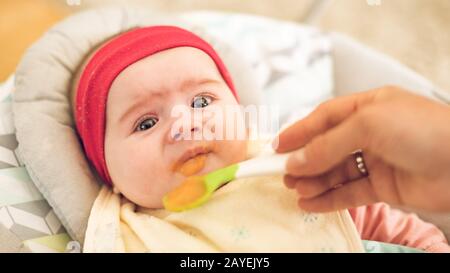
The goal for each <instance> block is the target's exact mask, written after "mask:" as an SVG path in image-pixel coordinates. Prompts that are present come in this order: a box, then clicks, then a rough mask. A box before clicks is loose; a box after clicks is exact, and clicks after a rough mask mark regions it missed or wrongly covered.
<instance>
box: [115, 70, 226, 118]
mask: <svg viewBox="0 0 450 273" xmlns="http://www.w3.org/2000/svg"><path fill="white" fill-rule="evenodd" d="M207 84H223V83H222V82H221V81H220V80H217V79H213V78H204V79H187V80H184V81H183V82H182V83H181V84H180V88H178V89H177V90H178V91H179V92H184V91H185V90H188V89H191V88H193V87H196V86H201V85H207ZM162 95H163V92H152V93H151V94H139V95H138V96H137V98H136V99H135V100H134V103H132V104H131V105H130V106H129V107H127V110H126V111H125V112H124V113H123V114H122V116H121V117H120V118H119V123H122V122H123V121H124V120H125V119H127V117H128V116H129V115H130V114H132V113H133V112H134V111H135V110H136V109H138V108H139V107H142V106H143V105H145V104H146V103H148V101H149V100H150V99H151V98H152V97H156V96H162ZM144 96H145V97H146V99H143V97H144Z"/></svg>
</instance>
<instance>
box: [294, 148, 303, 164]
mask: <svg viewBox="0 0 450 273" xmlns="http://www.w3.org/2000/svg"><path fill="white" fill-rule="evenodd" d="M292 156H293V158H294V159H295V161H296V163H297V164H298V165H303V164H305V163H306V157H305V150H304V149H299V150H297V151H295V152H294V153H293V154H292Z"/></svg>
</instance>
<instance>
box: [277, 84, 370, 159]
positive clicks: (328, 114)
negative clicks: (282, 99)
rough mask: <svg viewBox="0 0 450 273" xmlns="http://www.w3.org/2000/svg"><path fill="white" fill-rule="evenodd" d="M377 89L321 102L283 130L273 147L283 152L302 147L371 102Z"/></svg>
mask: <svg viewBox="0 0 450 273" xmlns="http://www.w3.org/2000/svg"><path fill="white" fill-rule="evenodd" d="M377 91H378V90H373V91H369V92H364V93H357V94H354V95H350V96H345V97H340V98H336V99H333V100H330V101H327V102H325V103H323V104H321V105H320V106H319V107H318V108H316V110H314V111H313V112H312V113H311V114H310V115H309V116H307V117H306V118H304V119H303V120H300V121H298V122H296V123H294V124H293V125H291V126H290V127H288V128H287V129H285V130H283V132H281V133H280V135H279V136H278V138H277V139H276V140H275V141H274V142H273V146H274V149H275V150H276V151H277V152H280V153H284V152H288V151H292V150H295V149H298V148H300V147H303V146H304V145H305V144H306V143H308V142H309V141H310V140H311V139H312V138H314V137H315V136H317V135H319V134H322V133H323V132H325V131H326V130H328V129H330V128H332V127H334V126H336V125H337V124H339V123H340V122H342V121H343V120H345V119H346V118H348V117H349V116H350V115H351V114H352V113H354V112H355V111H357V110H358V109H360V108H361V107H363V106H364V105H367V104H369V103H371V102H372V101H373V99H374V97H375V94H376V92H377Z"/></svg>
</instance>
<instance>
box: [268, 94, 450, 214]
mask: <svg viewBox="0 0 450 273" xmlns="http://www.w3.org/2000/svg"><path fill="white" fill-rule="evenodd" d="M278 141H279V143H278V145H277V146H278V147H275V148H276V150H277V152H280V153H283V152H288V151H293V150H297V151H295V152H294V154H293V155H292V156H290V158H289V160H288V163H287V166H286V168H287V174H286V176H285V183H286V185H287V186H288V187H289V188H295V189H296V190H297V191H298V193H299V196H300V199H299V206H300V207H301V208H303V209H305V210H308V211H314V212H326V211H333V210H339V209H344V208H350V207H356V206H361V205H366V204H371V203H375V202H381V201H383V202H387V203H390V204H394V205H406V206H410V207H416V208H422V209H428V210H435V211H450V107H449V106H447V105H444V104H440V103H438V102H434V101H432V100H429V99H426V98H424V97H421V96H418V95H414V94H412V93H409V92H406V91H403V90H401V89H399V88H396V87H384V88H380V89H377V90H372V91H368V92H364V93H357V94H354V95H350V96H346V97H340V98H336V99H333V100H330V101H328V102H325V103H323V104H322V105H320V106H319V107H318V108H317V109H316V110H315V111H314V112H313V113H311V114H310V115H309V116H308V117H306V118H305V119H303V120H300V121H298V122H297V123H295V124H293V125H292V126H291V127H289V128H288V129H286V130H284V131H283V132H282V133H281V134H280V136H279V139H278ZM274 145H276V143H274ZM359 149H361V150H362V151H363V155H364V161H365V166H366V169H367V170H368V172H369V176H363V175H362V173H361V171H360V170H359V169H358V168H357V164H356V163H355V158H354V157H353V156H350V155H351V154H352V152H354V151H356V150H359Z"/></svg>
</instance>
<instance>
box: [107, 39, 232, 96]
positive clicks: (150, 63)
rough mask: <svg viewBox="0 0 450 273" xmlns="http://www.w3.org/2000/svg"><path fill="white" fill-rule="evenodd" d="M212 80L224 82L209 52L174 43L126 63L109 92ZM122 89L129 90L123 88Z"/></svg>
mask: <svg viewBox="0 0 450 273" xmlns="http://www.w3.org/2000/svg"><path fill="white" fill-rule="evenodd" d="M214 83H216V84H217V83H222V84H225V82H224V80H223V78H222V76H221V73H220V72H219V70H218V68H217V66H216V64H215V62H214V60H212V59H211V58H210V57H209V55H208V54H206V53H205V52H203V51H202V50H199V49H196V48H193V47H177V48H172V49H167V50H164V51H160V52H158V53H156V54H153V55H150V56H147V57H145V58H143V59H141V60H139V61H137V62H135V63H133V64H131V65H129V66H128V67H127V68H125V69H124V70H123V71H122V72H121V73H119V75H118V76H117V77H116V79H115V80H114V81H113V83H112V84H111V88H110V92H112V93H115V92H119V91H120V93H122V95H123V96H125V95H128V94H129V93H133V92H131V91H134V90H140V91H152V92H162V91H165V90H173V89H181V90H184V89H188V88H189V87H193V86H196V85H205V84H214ZM124 89H127V90H128V91H127V92H122V91H121V90H124ZM143 89H144V90H143ZM116 90H118V91H116Z"/></svg>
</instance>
